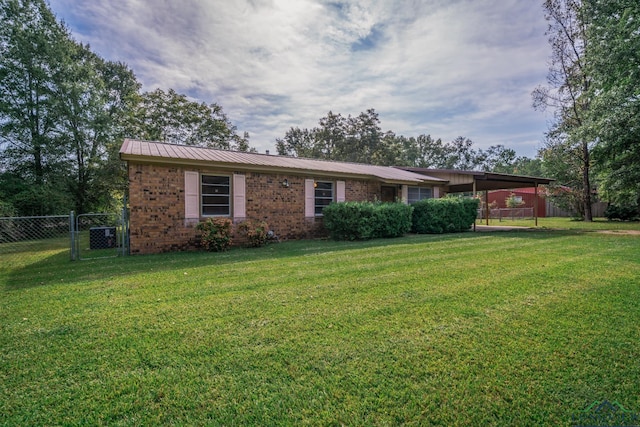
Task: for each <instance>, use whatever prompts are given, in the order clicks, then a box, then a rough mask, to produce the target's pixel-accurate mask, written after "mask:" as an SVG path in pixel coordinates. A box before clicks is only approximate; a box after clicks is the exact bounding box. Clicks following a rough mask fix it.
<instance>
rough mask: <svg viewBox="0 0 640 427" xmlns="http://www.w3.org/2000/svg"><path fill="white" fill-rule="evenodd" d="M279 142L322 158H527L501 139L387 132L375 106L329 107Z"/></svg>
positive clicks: (418, 161)
mask: <svg viewBox="0 0 640 427" xmlns="http://www.w3.org/2000/svg"><path fill="white" fill-rule="evenodd" d="M276 148H277V150H278V154H280V155H288V156H298V157H308V158H316V159H324V160H337V161H347V162H358V163H367V164H373V165H385V166H415V167H423V168H438V169H463V170H472V169H482V170H487V171H495V172H506V171H507V170H510V169H513V168H512V167H511V166H510V165H511V164H512V163H514V162H515V161H516V160H522V159H523V158H518V159H516V156H515V151H513V150H511V149H508V148H505V147H504V146H502V145H495V146H492V147H489V148H488V149H487V150H486V151H485V150H478V149H475V148H473V142H472V141H471V140H470V139H468V138H465V137H462V136H460V137H458V138H456V139H455V140H453V141H451V142H446V143H444V142H442V140H441V139H433V138H432V137H431V135H420V136H418V137H417V138H414V137H410V138H407V137H404V136H402V135H396V134H395V133H393V132H392V131H386V132H383V131H382V128H381V127H380V120H379V118H378V113H376V112H375V110H374V109H369V110H367V111H366V112H364V113H360V114H359V115H358V116H356V117H352V116H351V115H349V116H347V117H344V116H342V115H341V114H334V113H333V112H331V111H329V113H328V114H327V116H326V117H323V118H321V119H320V120H319V123H318V126H317V127H315V128H313V129H300V128H297V127H296V128H291V129H289V131H287V132H286V134H285V136H284V138H278V139H276Z"/></svg>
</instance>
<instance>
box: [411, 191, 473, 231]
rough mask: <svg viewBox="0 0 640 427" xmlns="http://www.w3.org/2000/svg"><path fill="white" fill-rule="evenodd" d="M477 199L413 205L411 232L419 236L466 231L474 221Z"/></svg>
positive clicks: (422, 201) (441, 200) (433, 201)
mask: <svg viewBox="0 0 640 427" xmlns="http://www.w3.org/2000/svg"><path fill="white" fill-rule="evenodd" d="M478 203H479V201H478V199H471V198H444V199H425V200H421V201H419V202H416V203H414V204H413V208H414V209H413V218H412V219H413V221H412V226H411V231H413V232H414V233H420V234H426V233H429V234H441V233H456V232H460V231H466V230H468V229H469V228H470V227H471V225H472V224H473V222H474V221H475V219H476V216H477V212H478Z"/></svg>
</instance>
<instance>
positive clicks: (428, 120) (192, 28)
mask: <svg viewBox="0 0 640 427" xmlns="http://www.w3.org/2000/svg"><path fill="white" fill-rule="evenodd" d="M51 5H52V8H53V10H54V12H56V13H57V14H58V16H59V17H61V18H63V19H65V21H67V23H68V25H69V26H70V28H71V30H72V32H73V33H74V35H75V36H76V37H77V38H78V39H80V40H82V41H84V42H89V43H90V44H91V45H92V48H93V49H94V50H95V51H96V52H98V53H99V54H100V55H102V56H104V57H105V58H107V59H112V60H121V61H124V62H126V63H127V64H129V66H130V67H131V68H132V69H133V70H134V71H135V72H136V74H137V76H138V78H139V79H140V81H141V82H142V83H143V84H144V88H145V89H147V90H152V89H154V88H155V87H161V88H163V89H169V88H173V89H175V90H176V91H178V92H181V93H186V94H188V95H190V96H192V97H195V98H197V99H198V100H200V101H203V102H217V103H219V104H220V105H222V107H223V109H224V111H225V112H226V113H227V114H228V116H229V117H230V118H231V120H232V121H234V123H235V124H236V125H237V126H238V129H239V130H240V131H245V130H246V131H249V132H250V133H251V144H252V145H254V146H256V147H257V148H259V149H260V150H261V151H262V150H264V149H268V148H271V149H272V148H273V144H274V140H275V138H276V137H282V136H283V135H284V133H285V132H286V131H287V129H289V128H290V127H291V126H299V127H312V126H314V125H316V124H317V121H318V119H319V118H320V117H322V116H324V115H326V113H327V112H328V111H329V110H332V111H334V112H336V113H337V112H339V113H342V114H343V115H348V114H352V115H357V114H359V113H360V112H361V111H365V110H366V109H368V108H375V109H376V111H377V112H378V113H379V114H380V118H381V120H382V126H383V128H384V129H385V130H386V129H391V130H393V131H395V132H396V133H398V134H403V135H405V136H417V135H419V134H421V133H430V134H431V135H432V136H434V137H441V138H443V139H444V140H450V139H453V138H455V137H456V136H458V135H464V136H466V137H468V138H470V139H472V140H473V141H475V142H476V144H477V145H478V147H487V146H489V145H494V144H498V143H501V144H503V145H506V146H508V147H511V148H514V149H516V150H517V151H518V152H519V153H520V154H524V155H529V156H533V155H534V154H535V150H536V148H537V145H538V144H539V142H540V141H541V140H542V137H543V132H544V130H545V128H546V124H545V117H544V116H543V115H542V114H541V113H538V112H535V111H533V110H532V108H531V99H530V95H529V94H530V92H531V91H532V90H533V89H534V88H535V86H537V85H538V84H540V83H544V79H545V76H546V59H547V56H548V47H547V45H546V38H545V36H544V30H545V22H544V19H543V13H542V10H541V7H540V6H539V5H538V4H537V3H536V2H522V1H521V0H503V1H501V2H495V1H493V0H455V1H445V0H438V1H428V2H423V1H411V0H404V1H391V0H388V1H364V0H354V1H322V0H236V1H231V2H230V1H220V0H218V1H209V2H202V1H198V0H188V1H177V0H174V1H170V0H167V1H162V2H156V1H150V0H106V1H103V2H83V1H79V0H51Z"/></svg>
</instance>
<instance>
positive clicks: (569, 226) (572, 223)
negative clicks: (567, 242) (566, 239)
mask: <svg viewBox="0 0 640 427" xmlns="http://www.w3.org/2000/svg"><path fill="white" fill-rule="evenodd" d="M476 224H478V225H485V224H486V220H485V219H483V220H480V219H478V220H476ZM489 225H492V226H494V225H497V226H501V225H502V226H523V227H535V220H533V219H515V220H511V219H507V218H503V219H502V221H500V220H498V219H489ZM538 228H540V229H566V230H583V231H594V230H636V231H638V230H640V221H635V222H624V221H608V220H607V219H606V218H594V220H593V221H592V222H585V221H578V220H574V219H572V218H559V217H554V218H538Z"/></svg>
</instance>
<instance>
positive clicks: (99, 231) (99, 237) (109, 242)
mask: <svg viewBox="0 0 640 427" xmlns="http://www.w3.org/2000/svg"><path fill="white" fill-rule="evenodd" d="M115 247H116V228H115V227H91V228H90V229H89V249H111V248H115Z"/></svg>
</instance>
